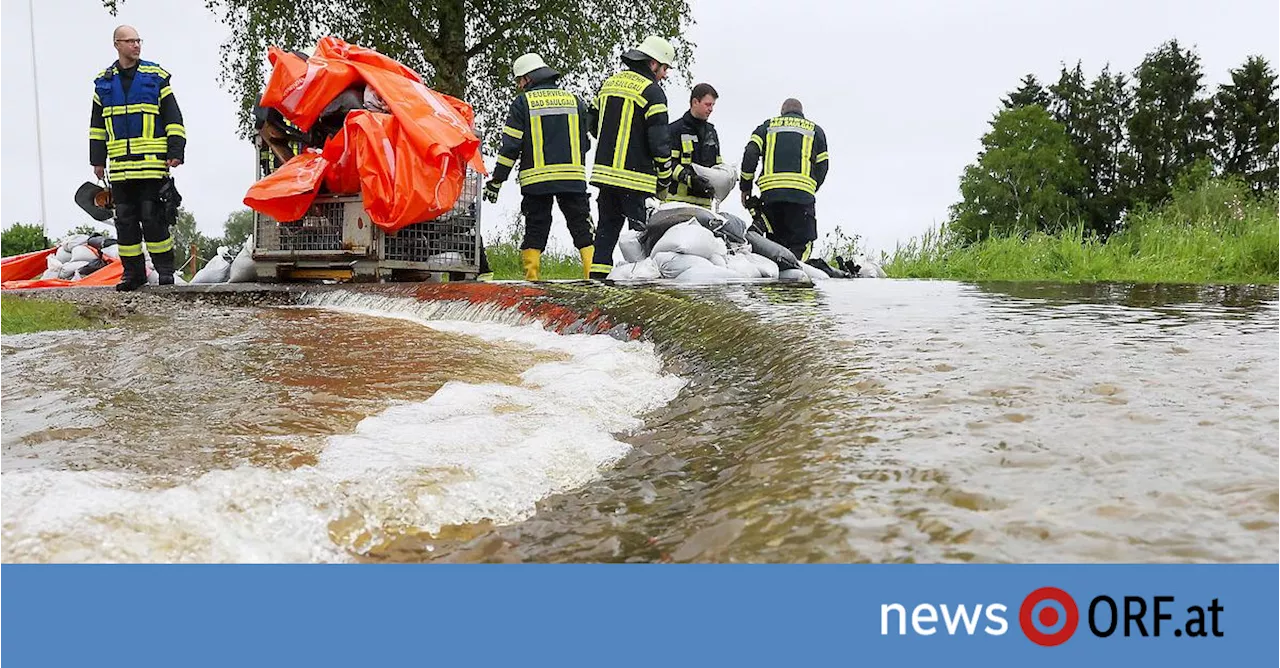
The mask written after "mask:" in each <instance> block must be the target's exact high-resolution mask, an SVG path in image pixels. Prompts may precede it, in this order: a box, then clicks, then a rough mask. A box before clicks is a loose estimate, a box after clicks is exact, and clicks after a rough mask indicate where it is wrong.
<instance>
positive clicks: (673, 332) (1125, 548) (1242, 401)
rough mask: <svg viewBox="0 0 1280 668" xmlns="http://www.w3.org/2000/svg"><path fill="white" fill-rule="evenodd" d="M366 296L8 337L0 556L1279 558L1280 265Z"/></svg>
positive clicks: (177, 313)
mask: <svg viewBox="0 0 1280 668" xmlns="http://www.w3.org/2000/svg"><path fill="white" fill-rule="evenodd" d="M545 289H546V291H547V293H548V295H547V298H548V299H550V300H552V301H554V302H555V303H556V304H561V305H565V306H567V307H569V308H574V309H577V310H579V311H582V312H585V311H586V310H589V309H591V308H597V307H598V308H600V309H602V310H603V311H604V312H605V313H607V314H608V315H609V316H610V317H612V318H613V319H614V321H616V322H625V323H627V324H629V325H634V326H638V327H640V328H641V329H642V330H643V332H644V335H643V336H642V337H641V338H640V339H639V340H628V341H623V340H620V339H619V338H614V337H611V336H607V335H599V334H597V335H586V334H556V333H552V332H550V331H546V330H545V329H543V328H542V327H541V326H539V325H537V324H529V323H528V318H526V317H522V316H521V315H520V313H519V312H517V311H515V310H513V309H511V308H501V307H498V306H492V307H477V306H476V305H474V304H468V303H463V302H444V303H441V302H430V303H425V302H420V301H418V300H417V299H415V294H414V292H413V290H412V289H409V288H399V287H394V286H387V287H385V288H383V287H379V288H374V289H370V290H363V291H331V292H320V293H314V294H310V295H305V296H304V297H303V299H302V301H303V304H302V305H300V306H298V307H285V308H254V307H231V306H216V305H210V304H207V303H203V304H199V303H193V302H190V301H182V300H174V299H170V298H165V297H147V298H139V299H144V300H150V302H149V303H151V304H152V307H150V308H145V309H142V311H143V313H142V314H141V315H137V316H133V317H130V318H126V319H122V320H121V321H120V322H119V325H118V326H117V327H115V328H112V329H107V330H102V331H94V332H50V333H41V334H31V335H22V336H5V337H3V340H2V344H0V346H2V350H3V353H2V354H3V401H2V404H0V409H2V410H0V415H2V417H3V437H2V446H3V459H2V462H0V472H2V475H0V491H2V492H3V509H2V514H3V559H4V561H6V562H33V561H35V562H39V561H237V562H298V561H353V560H354V561H433V560H441V561H517V560H524V561H750V562H761V561H763V562H814V561H817V562H850V561H857V562H861V561H872V562H896V561H918V562H951V561H981V562H1116V561H1122V562H1235V561H1255V562H1274V561H1276V560H1277V557H1278V551H1280V548H1278V541H1277V531H1278V528H1277V516H1278V514H1280V491H1278V488H1280V450H1278V443H1277V442H1278V440H1280V356H1278V348H1280V334H1278V329H1280V328H1278V326H1277V319H1278V317H1280V309H1278V307H1277V294H1276V289H1275V288H1274V287H1231V288H1210V287H1181V286H1124V285H1083V286H1065V285H1048V284H1008V285H1006V284H984V285H971V284H962V283H954V282H937V281H828V282H826V283H823V284H820V285H819V286H818V287H816V288H807V287H805V288H800V287H781V286H765V285H734V286H719V287H707V288H683V289H671V288H661V287H631V288H617V287H603V286H594V287H588V286H586V285H584V284H556V285H550V286H548V287H546V288H545Z"/></svg>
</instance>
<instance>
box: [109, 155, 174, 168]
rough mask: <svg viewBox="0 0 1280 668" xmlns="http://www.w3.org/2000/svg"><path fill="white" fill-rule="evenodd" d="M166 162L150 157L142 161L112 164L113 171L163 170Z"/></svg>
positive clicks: (124, 161)
mask: <svg viewBox="0 0 1280 668" xmlns="http://www.w3.org/2000/svg"><path fill="white" fill-rule="evenodd" d="M165 167H166V165H165V162H164V161H163V160H161V159H159V158H155V157H148V158H143V159H141V160H114V161H112V163H111V169H112V170H117V169H119V170H125V171H127V170H130V169H157V168H159V169H163V168H165Z"/></svg>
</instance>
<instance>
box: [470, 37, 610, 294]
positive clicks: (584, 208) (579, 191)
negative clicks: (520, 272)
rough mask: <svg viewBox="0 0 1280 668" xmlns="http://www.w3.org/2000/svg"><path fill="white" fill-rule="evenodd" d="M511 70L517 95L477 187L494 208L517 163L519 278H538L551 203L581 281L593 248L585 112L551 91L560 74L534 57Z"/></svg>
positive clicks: (567, 95)
mask: <svg viewBox="0 0 1280 668" xmlns="http://www.w3.org/2000/svg"><path fill="white" fill-rule="evenodd" d="M511 72H512V74H514V75H515V77H516V86H517V87H518V88H519V89H520V90H521V91H522V92H521V93H520V94H519V95H517V96H516V99H515V100H513V101H512V102H511V108H510V109H509V110H508V111H507V122H506V125H505V126H503V128H502V146H501V148H499V149H498V166H497V167H496V168H495V169H494V170H493V178H491V179H490V180H489V182H488V183H487V184H485V187H484V197H485V199H486V200H488V201H489V202H495V203H496V202H497V201H498V192H499V189H500V188H501V187H502V184H503V182H505V181H506V180H507V177H508V176H510V174H511V170H512V168H514V167H515V166H516V165H517V164H519V165H520V176H519V180H520V193H521V195H523V196H524V199H523V200H522V202H521V204H520V211H521V213H523V214H524V240H523V241H522V242H521V243H520V264H521V266H522V267H523V268H524V277H525V280H529V281H536V280H538V278H539V269H540V266H541V262H542V252H543V251H544V250H546V249H547V237H548V236H549V235H550V234H551V205H552V203H553V201H558V202H559V203H560V211H561V213H563V214H564V218H565V222H566V223H568V226H569V234H571V235H572V236H573V245H574V247H576V248H577V249H578V253H579V254H581V256H582V275H583V278H586V277H587V276H588V275H589V274H590V271H591V257H592V248H593V244H594V243H595V237H594V235H593V234H592V230H591V199H590V197H589V196H588V195H587V150H588V149H590V148H591V138H590V137H589V136H588V135H587V133H588V131H591V132H594V130H595V128H593V127H591V114H590V110H589V108H588V106H587V104H586V103H585V102H583V101H582V100H581V99H580V98H578V96H576V95H574V94H573V93H570V92H569V91H567V90H564V89H563V88H560V87H559V86H557V85H556V84H557V82H558V81H559V79H560V73H559V72H557V71H555V70H553V69H551V68H550V67H547V64H546V63H545V62H543V60H542V57H541V56H539V55H538V54H536V53H527V54H525V55H523V56H520V57H519V58H517V59H516V61H515V63H513V64H512V66H511Z"/></svg>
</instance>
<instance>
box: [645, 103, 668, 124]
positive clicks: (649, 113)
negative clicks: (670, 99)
mask: <svg viewBox="0 0 1280 668" xmlns="http://www.w3.org/2000/svg"><path fill="white" fill-rule="evenodd" d="M665 113H667V105H665V104H653V105H650V106H649V108H648V109H646V110H645V112H644V117H645V120H648V119H650V118H653V117H654V116H657V115H658V114H665Z"/></svg>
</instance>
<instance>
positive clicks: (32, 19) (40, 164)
mask: <svg viewBox="0 0 1280 668" xmlns="http://www.w3.org/2000/svg"><path fill="white" fill-rule="evenodd" d="M27 19H28V25H29V26H30V27H31V87H32V88H33V89H34V91H35V102H36V169H37V170H38V171H37V173H36V176H37V178H38V179H39V180H40V229H41V231H42V232H44V233H46V234H45V236H46V237H47V236H48V234H47V232H48V224H49V218H48V215H47V213H46V211H45V206H44V148H43V146H42V145H41V142H40V74H39V73H38V72H37V70H36V8H35V0H27Z"/></svg>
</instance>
